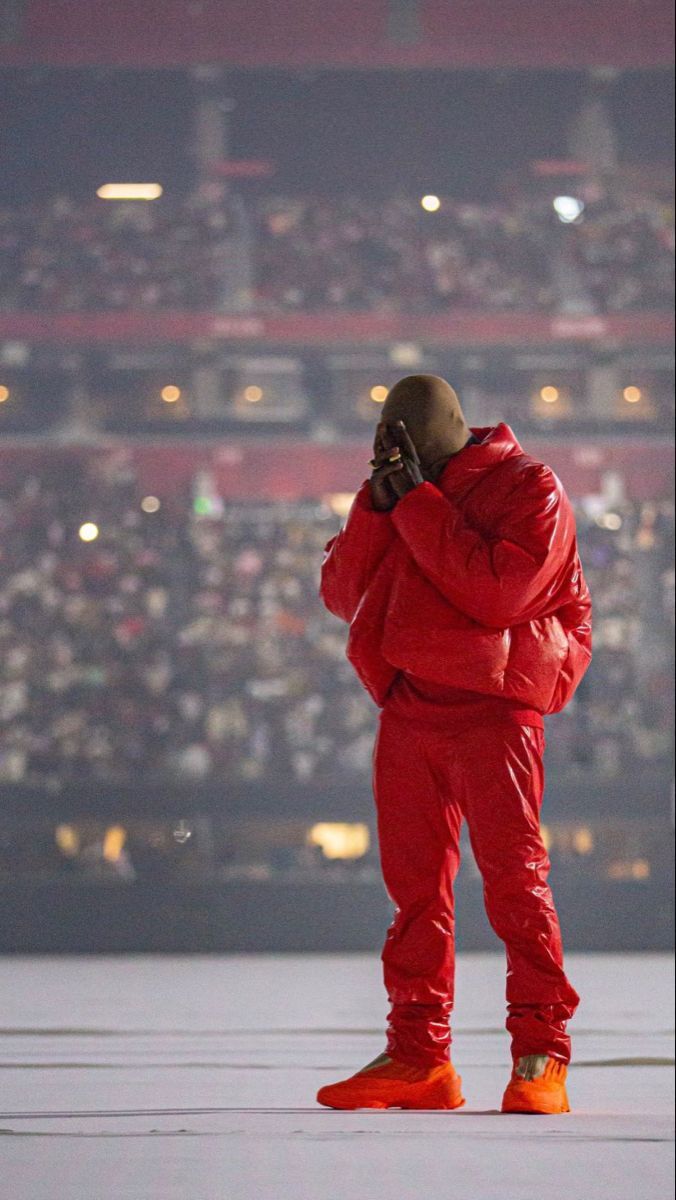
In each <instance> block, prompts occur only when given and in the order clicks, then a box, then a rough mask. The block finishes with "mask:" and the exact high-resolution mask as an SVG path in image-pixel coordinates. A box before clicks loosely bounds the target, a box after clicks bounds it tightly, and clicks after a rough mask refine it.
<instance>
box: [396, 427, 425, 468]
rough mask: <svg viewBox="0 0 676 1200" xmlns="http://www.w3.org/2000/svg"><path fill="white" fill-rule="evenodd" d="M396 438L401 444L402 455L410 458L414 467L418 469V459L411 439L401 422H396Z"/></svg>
mask: <svg viewBox="0 0 676 1200" xmlns="http://www.w3.org/2000/svg"><path fill="white" fill-rule="evenodd" d="M397 437H398V438H399V440H400V441H401V442H402V443H403V449H404V453H405V454H408V456H409V458H412V459H413V461H414V463H415V464H416V466H418V467H419V466H420V459H419V457H418V451H417V450H416V448H415V445H414V442H413V438H412V437H411V435H410V433H409V432H408V429H407V428H406V425H405V424H404V422H403V421H397Z"/></svg>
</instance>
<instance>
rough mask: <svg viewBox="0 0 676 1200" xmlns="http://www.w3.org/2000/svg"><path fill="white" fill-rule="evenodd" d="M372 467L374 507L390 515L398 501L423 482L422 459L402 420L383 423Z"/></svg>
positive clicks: (375, 445)
mask: <svg viewBox="0 0 676 1200" xmlns="http://www.w3.org/2000/svg"><path fill="white" fill-rule="evenodd" d="M373 454H374V457H373V458H372V460H371V463H370V465H371V466H372V467H373V474H372V476H371V498H372V502H373V506H374V508H376V509H377V510H378V511H379V512H388V511H389V510H390V509H392V508H394V506H395V504H396V503H397V500H400V499H401V498H402V496H405V495H406V494H407V493H408V492H410V491H412V490H413V488H415V487H417V486H418V484H419V483H422V482H423V474H422V470H421V467H420V458H419V457H418V451H417V450H416V448H415V445H414V443H413V439H412V438H411V435H410V434H409V432H408V430H407V429H406V425H405V424H404V422H403V421H395V422H387V421H381V422H380V423H379V424H378V428H377V429H376V435H375V439H374V442H373Z"/></svg>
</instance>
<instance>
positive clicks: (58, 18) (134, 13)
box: [0, 0, 673, 68]
mask: <svg viewBox="0 0 676 1200" xmlns="http://www.w3.org/2000/svg"><path fill="white" fill-rule="evenodd" d="M672 29H673V16H672V5H671V3H669V0H511V2H510V3H506V2H505V0H502V2H501V3H500V2H496V0H452V3H451V2H450V0H418V3H417V4H416V3H413V2H412V3H410V4H409V5H407V6H405V7H402V6H401V5H395V4H393V3H392V2H391V0H362V2H360V0H332V3H331V4H327V3H326V0H256V3H255V5H252V6H249V5H246V4H243V3H242V2H241V0H200V2H199V3H194V2H191V0H142V2H141V3H139V0H115V3H111V2H110V0H25V2H24V3H23V4H16V3H14V4H8V3H5V4H2V3H0V63H5V64H14V65H29V64H36V63H51V64H54V65H57V66H86V65H96V64H108V65H117V66H131V67H163V66H180V65H183V64H186V65H187V64H190V63H213V62H221V63H226V64H231V65H233V66H243V67H264V66H283V67H294V66H309V65H314V66H319V65H323V66H328V67H363V68H373V67H494V66H515V67H565V66H569V67H583V66H589V65H611V66H616V67H647V66H655V65H658V64H664V65H668V64H669V63H670V62H671V61H672ZM261 31H264V33H263V34H262V32H261Z"/></svg>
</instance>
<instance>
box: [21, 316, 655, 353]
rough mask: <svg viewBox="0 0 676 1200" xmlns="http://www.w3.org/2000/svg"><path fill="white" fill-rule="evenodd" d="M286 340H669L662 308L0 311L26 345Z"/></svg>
mask: <svg viewBox="0 0 676 1200" xmlns="http://www.w3.org/2000/svg"><path fill="white" fill-rule="evenodd" d="M201 337H209V338H221V339H223V340H224V341H237V342H260V341H265V342H266V343H268V344H274V343H275V342H277V343H287V344H289V345H293V344H296V345H304V346H309V345H313V344H316V345H322V346H326V345H331V344H338V343H341V342H344V343H348V344H359V343H369V342H371V343H376V344H377V343H378V342H381V343H382V342H389V341H392V340H395V341H408V340H410V339H419V340H421V341H424V342H427V343H429V344H436V345H442V346H443V345H446V346H448V345H458V346H468V345H484V346H486V345H490V346H498V345H528V344H535V343H540V344H541V343H548V342H552V341H556V342H562V341H569V342H574V341H593V340H594V339H597V338H610V339H612V340H613V341H616V342H633V343H634V344H639V343H640V344H646V343H647V344H652V345H660V344H661V345H664V344H671V343H673V339H674V319H673V317H672V316H671V315H669V314H668V313H627V314H626V315H625V314H622V315H614V316H602V315H599V316H560V315H556V314H554V315H548V314H546V313H477V312H461V311H456V312H449V313H440V314H438V315H432V316H409V315H408V314H406V313H403V314H402V313H333V312H330V313H321V312H320V313H299V314H295V313H294V314H292V315H288V316H287V315H282V316H273V317H267V316H265V317H263V316H257V315H256V314H255V313H252V314H251V315H247V316H229V315H227V314H219V313H171V312H161V313H134V312H131V313H24V312H17V313H0V339H2V338H7V339H18V340H25V341H27V342H57V343H70V344H74V343H87V344H90V343H93V342H101V343H105V342H124V343H145V344H148V343H151V342H155V343H157V342H190V341H192V340H193V339H195V338H201Z"/></svg>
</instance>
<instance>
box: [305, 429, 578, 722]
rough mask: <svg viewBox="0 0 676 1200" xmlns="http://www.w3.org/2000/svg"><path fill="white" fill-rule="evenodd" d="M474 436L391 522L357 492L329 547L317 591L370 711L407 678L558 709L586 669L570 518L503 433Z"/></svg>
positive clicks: (547, 481) (542, 471) (545, 476)
mask: <svg viewBox="0 0 676 1200" xmlns="http://www.w3.org/2000/svg"><path fill="white" fill-rule="evenodd" d="M472 432H473V433H474V434H475V435H476V436H477V437H478V438H479V439H480V441H479V442H478V443H472V444H470V445H469V446H467V447H465V449H464V450H461V451H460V453H458V454H456V455H454V456H453V457H452V458H451V459H449V461H448V463H447V464H446V466H445V468H444V470H443V472H442V474H441V476H440V477H439V479H438V481H437V483H436V484H432V483H428V482H425V483H422V484H420V485H419V486H418V487H416V488H414V489H413V490H412V491H411V492H409V493H408V494H407V495H406V496H404V497H403V499H401V500H399V501H398V503H397V504H396V505H395V507H394V509H392V511H391V512H389V513H380V512H376V511H375V510H374V509H373V508H372V506H371V500H370V486H369V482H368V480H366V481H365V482H364V483H363V484H362V486H361V488H360V489H359V491H358V493H357V495H356V497H355V499H354V502H353V504H352V507H351V509H350V512H349V515H348V518H347V521H346V523H345V526H344V527H343V529H341V531H340V532H339V533H338V534H337V535H336V536H335V537H334V538H332V539H331V541H330V542H329V543H328V544H327V546H326V549H325V552H324V560H323V563H322V572H321V587H320V595H321V597H322V599H323V601H324V603H325V604H326V606H327V608H328V609H329V610H330V611H331V612H332V613H335V614H336V616H338V617H341V618H342V619H343V620H345V621H348V622H349V624H350V632H349V638H348V645H347V657H348V658H349V660H350V662H351V663H352V665H353V666H354V668H355V670H356V672H357V674H358V676H359V678H360V679H361V681H362V683H363V684H364V686H365V687H366V689H367V690H368V691H369V693H370V694H371V696H372V697H373V699H374V700H375V701H376V703H377V704H378V705H381V706H382V705H383V704H384V702H385V699H386V697H387V694H388V691H389V689H390V687H391V686H392V683H393V682H394V680H395V679H396V677H397V675H398V673H399V672H400V670H402V669H406V670H407V671H410V672H411V673H412V674H414V675H416V676H418V677H419V678H422V679H429V680H432V681H433V682H435V683H441V684H446V685H448V686H450V687H458V688H466V689H468V690H470V691H473V692H484V693H486V694H487V695H494V696H504V697H510V698H513V699H516V700H520V701H523V703H524V704H525V705H527V706H528V707H529V708H534V709H537V710H538V711H539V712H541V713H542V714H543V715H544V714H546V713H554V712H559V711H560V710H561V709H562V708H564V707H565V705H566V704H567V703H568V701H569V700H570V698H571V696H572V695H573V693H574V692H575V689H576V688H577V685H578V684H579V682H580V680H581V679H582V676H583V675H584V673H585V671H586V670H587V667H588V666H589V663H590V661H591V600H590V596H589V589H588V587H587V584H586V582H585V579H584V575H583V572H582V567H581V565H580V559H579V555H578V550H577V539H576V531H575V517H574V514H573V511H572V508H571V505H570V502H569V500H568V497H567V496H566V494H565V492H564V490H563V486H562V484H561V482H560V480H559V479H558V478H557V476H556V475H555V474H554V472H553V471H552V470H551V469H550V468H549V467H547V466H544V465H543V464H542V463H539V462H537V461H535V460H534V459H533V458H531V457H530V456H529V455H527V454H525V453H524V451H523V450H522V448H521V446H520V445H519V443H518V442H517V440H516V438H515V436H514V434H513V432H512V430H511V429H510V427H509V426H508V425H505V424H504V423H501V424H499V425H496V426H495V427H494V428H490V427H486V428H479V429H473V430H472Z"/></svg>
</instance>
